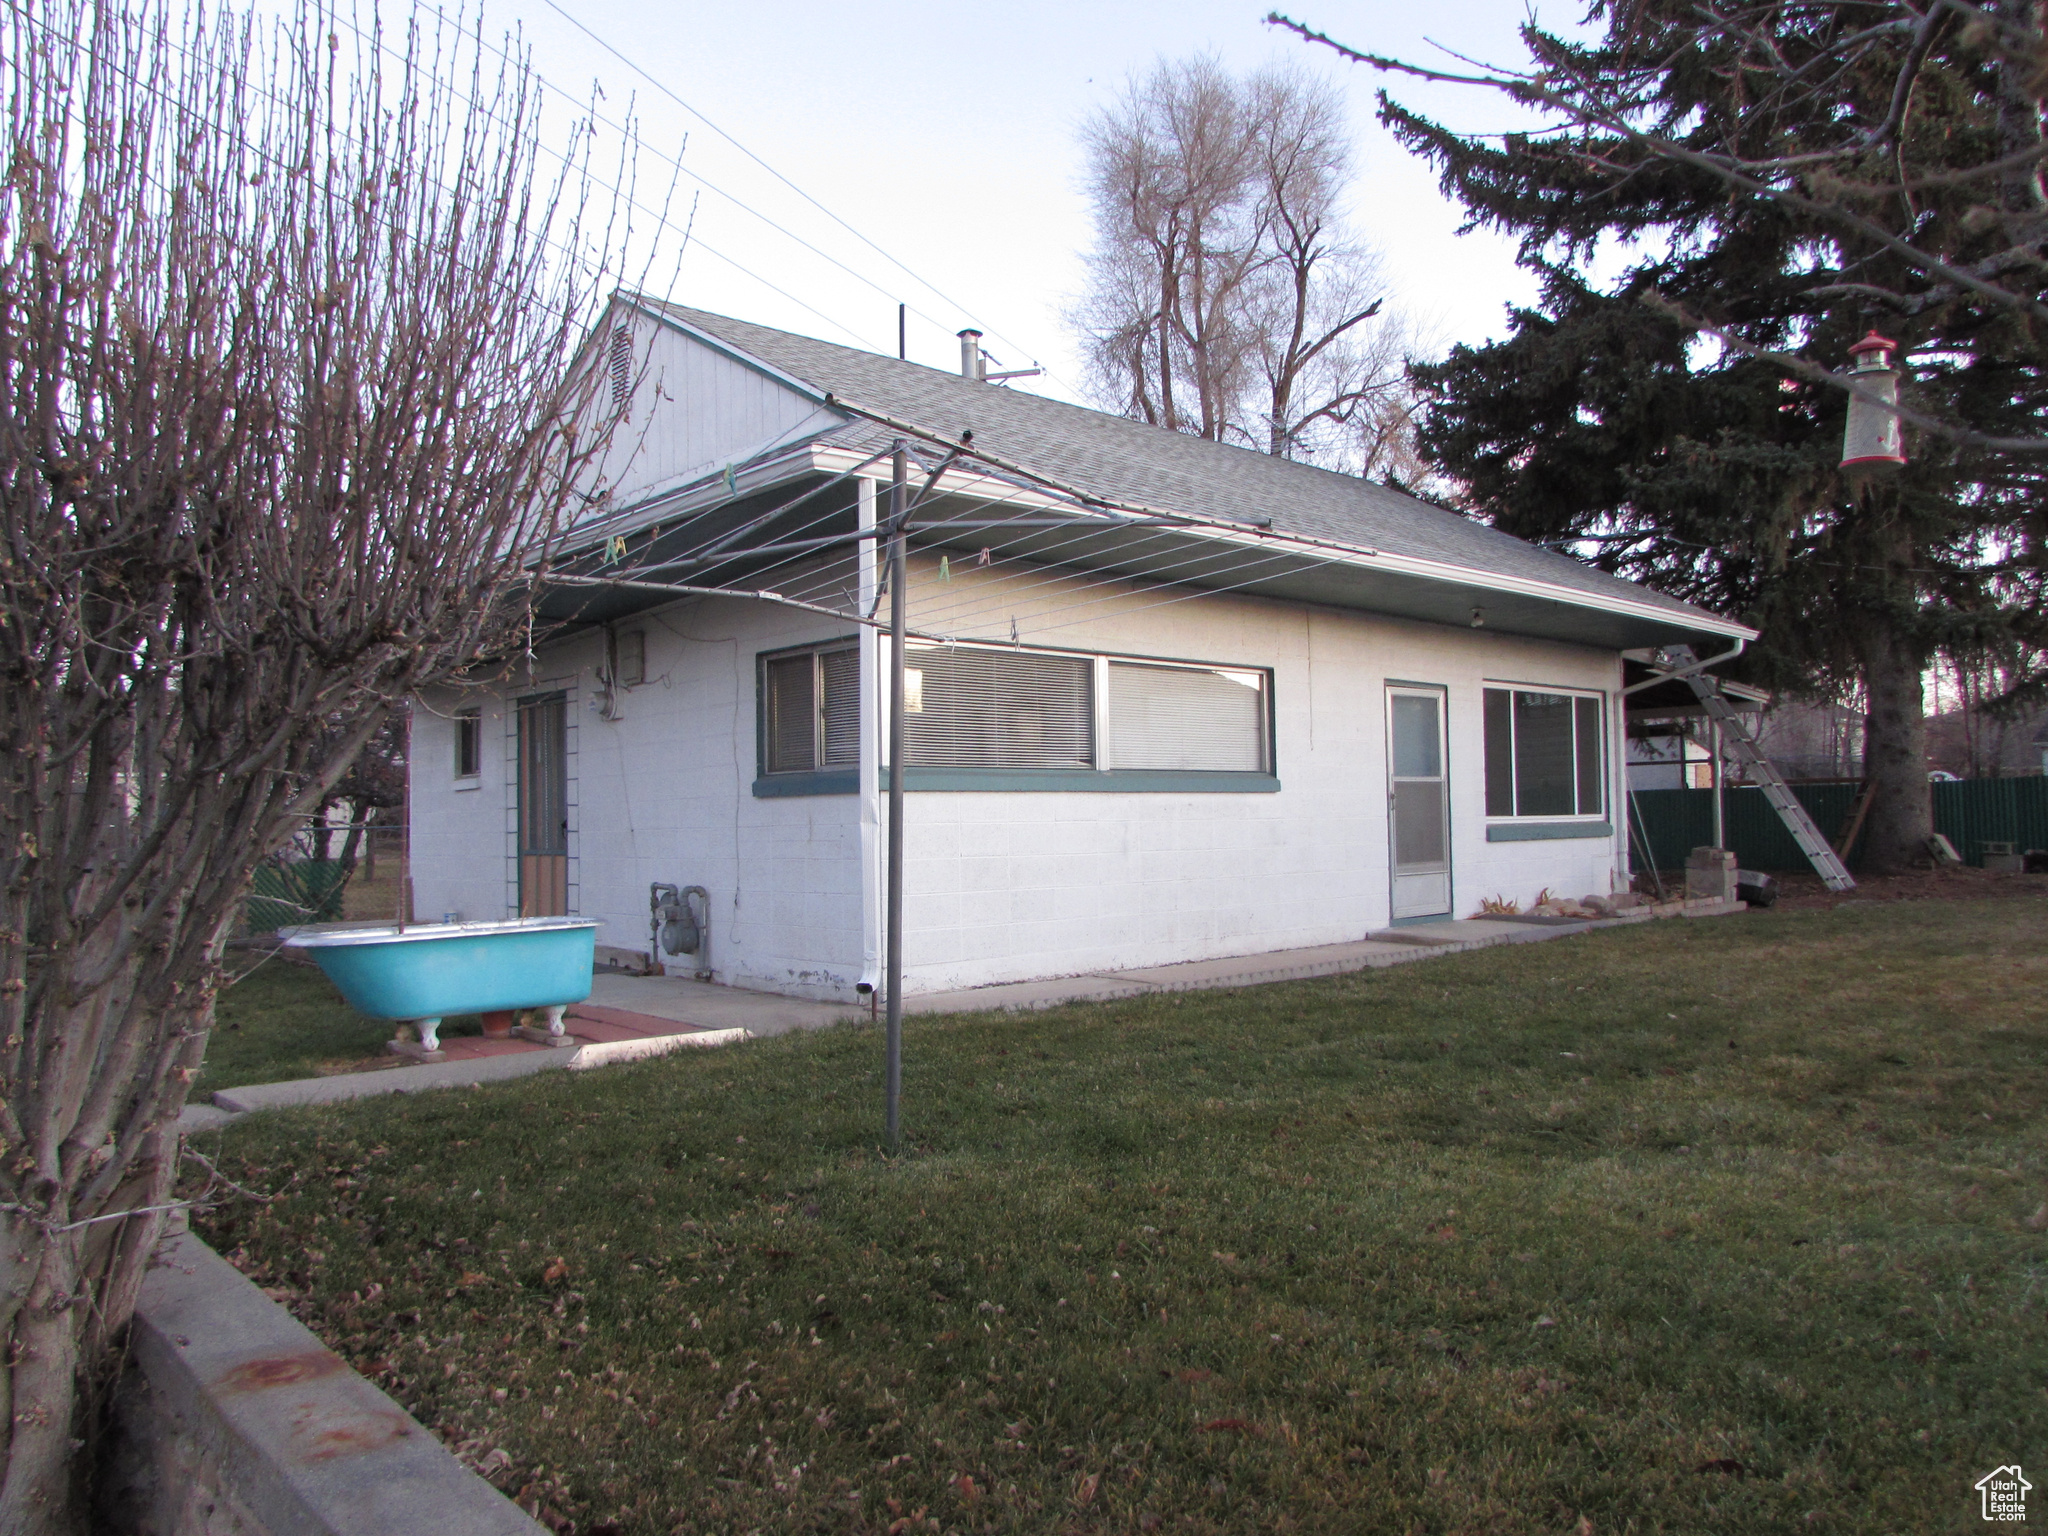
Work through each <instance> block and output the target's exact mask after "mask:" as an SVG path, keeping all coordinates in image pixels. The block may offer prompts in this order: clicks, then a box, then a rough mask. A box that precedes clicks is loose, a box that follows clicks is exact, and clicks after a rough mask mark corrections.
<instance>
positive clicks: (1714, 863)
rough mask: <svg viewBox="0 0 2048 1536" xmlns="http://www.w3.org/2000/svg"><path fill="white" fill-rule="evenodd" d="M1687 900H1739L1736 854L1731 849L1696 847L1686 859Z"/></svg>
mask: <svg viewBox="0 0 2048 1536" xmlns="http://www.w3.org/2000/svg"><path fill="white" fill-rule="evenodd" d="M1685 897H1686V900H1687V901H1733V900H1734V899H1735V853H1734V850H1733V849H1729V848H1695V849H1693V851H1692V852H1691V853H1689V854H1687V855H1686V859H1685Z"/></svg>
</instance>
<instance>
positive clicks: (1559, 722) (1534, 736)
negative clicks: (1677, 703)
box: [1485, 688, 1607, 817]
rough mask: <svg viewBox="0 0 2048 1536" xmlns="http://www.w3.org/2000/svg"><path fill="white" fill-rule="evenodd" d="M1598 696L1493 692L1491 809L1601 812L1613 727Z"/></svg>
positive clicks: (1489, 707)
mask: <svg viewBox="0 0 2048 1536" xmlns="http://www.w3.org/2000/svg"><path fill="white" fill-rule="evenodd" d="M1601 707H1602V700H1601V699H1600V697H1599V696H1598V695H1597V694H1583V693H1550V692H1538V691H1536V690H1534V689H1526V688H1488V689H1487V690H1486V701H1485V709H1486V814H1487V815H1488V816H1518V817H1519V816H1599V815H1602V814H1604V813H1605V810H1606V793H1605V787H1606V782H1607V768H1606V763H1607V733H1606V730H1605V726H1604V722H1603V721H1602V718H1601Z"/></svg>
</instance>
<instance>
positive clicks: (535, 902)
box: [519, 693, 569, 917]
mask: <svg viewBox="0 0 2048 1536" xmlns="http://www.w3.org/2000/svg"><path fill="white" fill-rule="evenodd" d="M568 911H569V701H568V699H567V698H566V697H565V696H564V695H562V694H559V693H551V694H547V695H544V696H543V697H540V698H534V699H521V700H520V701H519V915H520V916H521V917H563V916H566V915H567V914H568Z"/></svg>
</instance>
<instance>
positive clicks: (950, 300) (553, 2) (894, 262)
mask: <svg viewBox="0 0 2048 1536" xmlns="http://www.w3.org/2000/svg"><path fill="white" fill-rule="evenodd" d="M546 3H547V6H548V9H550V10H552V11H554V12H555V13H556V14H557V15H559V16H560V17H561V18H562V19H563V20H564V21H566V22H568V23H569V25H570V26H572V27H574V28H575V29H576V30H577V31H579V32H581V33H582V34H583V35H584V36H585V37H587V38H589V39H590V40H591V41H592V42H593V43H595V44H597V46H598V47H600V48H602V49H603V50H604V51H605V52H606V53H608V54H610V55H611V56H612V57H613V58H615V59H617V60H618V61H619V62H620V63H621V64H623V65H625V66H626V67H627V68H628V69H630V70H632V71H633V72H634V73H635V74H636V75H638V76H640V78H641V79H643V80H645V81H646V82H647V83H648V84H649V85H651V86H653V87H654V88H655V89H656V90H657V91H660V92H661V93H662V94H663V95H664V96H666V97H668V99H669V100H670V101H673V102H674V103H675V104H676V105H677V106H679V107H681V108H682V109H683V110H684V111H685V112H687V113H689V114H690V115H691V116H692V117H694V118H696V119H697V121H699V122H700V123H702V124H704V126H705V127H707V128H709V129H710V130H711V131H712V132H713V133H715V134H717V135H718V136H719V137H720V138H722V139H724V140H725V141H726V142H727V143H728V144H730V145H732V147H733V148H734V149H736V150H738V151H739V152H740V153H741V154H743V155H745V156H746V157H747V158H748V159H749V160H751V161H753V162H754V163H755V164H756V165H758V166H760V167H761V169H762V170H764V171H766V172H767V173H768V174H769V175H770V176H773V177H774V178H775V179H776V180H777V181H779V182H781V183H782V184H783V185H784V186H785V187H788V188H789V190H790V191H792V192H794V193H795V194H796V195H797V196H798V197H800V198H802V199H803V200H804V201H805V202H807V203H809V204H810V205H811V206H812V207H813V208H815V209H817V210H818V211H819V212H820V213H822V214H824V215H825V217H826V218H828V219H830V220H831V221H832V222H833V223H835V224H837V225H838V226H839V227H840V228H841V229H843V230H845V231H846V232H847V233H848V234H850V235H852V236H853V237H854V238H855V239H856V240H858V241H860V242H861V244H863V245H865V246H867V247H868V248H869V249H870V250H872V251H874V252H875V253H876V254H877V255H879V256H881V257H882V259H883V260H885V261H887V262H888V263H889V264H890V265H891V266H894V267H896V268H897V269H898V270H900V271H902V272H903V273H905V274H906V275H907V276H908V277H910V279H911V280H912V281H914V282H916V283H918V284H920V285H921V286H923V287H924V288H926V289H928V290H930V291H931V292H932V293H934V294H936V295H937V296H938V297H939V298H941V299H943V300H944V301H945V302H946V303H947V304H949V305H951V306H952V307H953V308H954V309H956V310H958V311H959V312H960V314H961V315H963V316H964V317H965V318H967V319H969V320H972V321H974V323H975V326H976V327H977V328H978V329H980V330H982V331H984V332H986V333H987V334H988V335H989V336H992V337H994V338H995V339H996V340H997V341H1000V342H1002V343H1003V344H1004V345H1005V346H1009V347H1014V348H1015V349H1016V350H1017V352H1018V354H1019V355H1020V356H1028V355H1030V348H1028V347H1026V346H1024V345H1023V344H1022V343H1021V342H1018V341H1017V340H1015V339H1014V338H1012V337H1009V336H1006V335H1004V334H1003V333H1002V332H1001V331H998V330H995V329H994V328H993V327H991V326H989V325H987V324H986V323H984V322H983V321H982V320H980V319H979V318H978V317H977V316H976V315H975V314H974V312H973V311H972V310H971V309H969V308H968V307H967V306H966V305H965V304H962V303H961V302H960V301H959V300H958V299H956V298H954V297H952V296H951V295H950V294H948V293H946V292H945V291H944V290H943V289H941V288H940V287H939V286H938V285H937V284H936V283H933V282H932V281H930V280H929V279H928V278H925V277H922V276H920V275H919V274H918V273H917V272H916V271H914V270H912V268H911V267H909V266H908V265H907V264H906V263H904V262H903V261H901V260H900V259H898V258H897V257H895V256H893V255H891V254H890V253H889V252H888V251H886V250H884V249H883V248H882V247H881V246H879V245H877V244H876V243H875V242H874V241H873V240H871V239H869V238H868V237H867V236H866V235H865V234H863V233H861V231H859V230H858V229H856V228H854V227H853V225H851V224H849V223H847V222H846V220H844V219H842V218H841V217H840V216H839V215H838V214H836V213H834V212H833V211H832V210H831V209H830V208H827V207H826V206H825V205H824V204H823V203H821V202H819V201H818V200H817V199H816V198H815V197H813V196H811V194H810V193H808V192H806V191H805V190H804V189H803V188H802V187H800V186H798V185H797V184H796V183H795V182H793V181H791V180H790V179H789V178H788V177H787V176H785V175H783V174H782V172H780V171H778V170H777V169H775V167H774V166H772V165H770V164H769V163H768V162H767V161H766V160H763V159H762V158H761V157H760V156H759V155H757V154H755V153H754V152H753V151H752V150H751V149H749V148H747V146H746V145H744V144H742V143H741V142H740V141H739V140H738V139H736V138H734V137H733V136H732V135H731V134H730V133H728V132H726V131H725V129H723V128H721V127H719V126H718V124H716V123H714V122H713V121H712V120H711V119H710V118H708V117H706V116H705V115H704V114H703V113H702V112H700V111H698V110H697V109H696V108H695V107H693V106H691V105H690V104H689V103H688V102H687V101H685V100H683V98H682V97H681V96H679V95H677V94H676V93H675V91H673V90H672V89H670V88H669V86H668V85H667V84H665V83H664V82H663V81H661V80H658V79H656V78H655V77H654V76H653V75H651V74H649V73H648V72H647V71H646V70H645V69H643V68H642V67H641V66H640V65H638V64H636V63H635V62H634V61H633V60H632V59H630V58H628V57H627V56H626V55H625V54H623V53H621V52H619V50H618V49H616V48H614V47H613V46H612V45H611V44H610V43H608V42H606V41H605V40H604V39H603V38H602V37H600V36H598V34H597V33H596V32H595V31H593V30H592V29H591V28H590V27H588V26H586V25H585V24H584V23H583V22H581V21H578V20H577V19H576V18H575V17H574V16H572V15H571V14H570V13H569V12H568V11H567V10H565V9H564V8H563V7H562V6H561V4H559V0H546ZM707 185H708V183H707ZM751 211H752V210H751V209H750V210H749V212H751ZM784 233H788V231H784ZM792 238H794V237H792ZM863 281H865V279H863ZM871 286H875V287H876V291H877V292H882V291H885V290H882V289H881V288H880V287H879V286H878V285H871ZM919 314H920V316H921V317H922V318H924V319H926V320H929V321H931V323H932V324H934V325H938V324H940V322H938V321H936V320H932V319H931V317H930V316H929V315H924V314H923V312H922V311H919ZM1046 377H1047V378H1051V379H1054V381H1055V382H1056V383H1059V384H1061V385H1062V386H1063V387H1065V388H1067V389H1070V390H1071V389H1072V388H1073V386H1072V385H1070V384H1067V382H1066V380H1064V379H1059V378H1057V376H1056V375H1054V374H1053V373H1052V372H1051V370H1049V369H1048V370H1047V372H1046ZM1077 393H1078V391H1077Z"/></svg>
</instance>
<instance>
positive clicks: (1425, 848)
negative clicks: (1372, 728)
mask: <svg viewBox="0 0 2048 1536" xmlns="http://www.w3.org/2000/svg"><path fill="white" fill-rule="evenodd" d="M1445 759H1446V754H1445V750H1444V690H1443V689H1441V688H1430V687H1422V686H1417V685H1406V684H1389V685H1388V688H1387V818H1388V828H1387V831H1388V838H1387V841H1388V846H1389V849H1390V851H1391V855H1392V856H1391V858H1390V859H1389V861H1388V862H1389V863H1390V865H1391V866H1392V874H1393V898H1394V899H1393V915H1394V917H1395V918H1396V919H1397V920H1398V919H1401V918H1412V917H1449V916H1450V915H1451V797H1450V783H1449V776H1448V775H1447V773H1446V772H1445Z"/></svg>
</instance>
